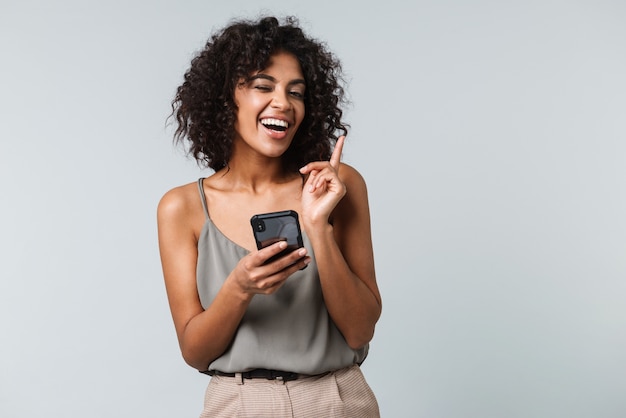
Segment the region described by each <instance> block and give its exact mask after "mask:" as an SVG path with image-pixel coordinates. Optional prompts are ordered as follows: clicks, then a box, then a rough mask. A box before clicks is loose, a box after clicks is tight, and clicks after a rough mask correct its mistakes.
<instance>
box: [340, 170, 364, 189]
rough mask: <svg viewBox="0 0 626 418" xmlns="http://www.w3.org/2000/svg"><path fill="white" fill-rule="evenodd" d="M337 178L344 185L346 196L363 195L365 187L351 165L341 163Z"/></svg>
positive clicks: (361, 177)
mask: <svg viewBox="0 0 626 418" xmlns="http://www.w3.org/2000/svg"><path fill="white" fill-rule="evenodd" d="M338 174H339V178H340V179H341V181H342V182H343V183H344V184H345V185H346V189H347V194H355V193H365V194H367V185H366V184H365V179H364V178H363V176H362V175H361V173H359V171H358V170H357V169H356V168H354V167H352V166H351V165H348V164H345V163H341V164H340V165H339V170H338Z"/></svg>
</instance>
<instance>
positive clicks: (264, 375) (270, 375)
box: [202, 369, 309, 382]
mask: <svg viewBox="0 0 626 418" xmlns="http://www.w3.org/2000/svg"><path fill="white" fill-rule="evenodd" d="M202 373H204V374H208V375H209V376H224V377H235V374H236V373H226V372H220V371H219V370H208V371H203V372H202ZM241 377H243V378H244V379H267V380H282V381H285V382H288V381H290V380H296V379H298V378H299V377H309V375H306V374H298V373H293V372H283V371H280V370H268V369H254V370H250V371H248V372H241Z"/></svg>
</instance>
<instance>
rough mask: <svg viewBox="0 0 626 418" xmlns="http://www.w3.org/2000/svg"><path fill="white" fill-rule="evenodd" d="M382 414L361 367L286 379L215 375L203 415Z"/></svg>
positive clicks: (360, 417)
mask: <svg viewBox="0 0 626 418" xmlns="http://www.w3.org/2000/svg"><path fill="white" fill-rule="evenodd" d="M209 417H211V418H222V417H224V418H226V417H227V418H233V417H242V418H243V417H271V418H287V417H289V418H291V417H294V418H300V417H314V418H334V417H356V418H369V417H380V413H379V410H378V403H377V402H376V398H375V397H374V393H373V392H372V390H371V389H370V387H369V385H368V384H367V382H366V381H365V377H364V376H363V373H361V369H360V368H359V366H357V365H354V366H351V367H347V368H345V369H341V370H337V371H335V372H332V373H328V374H325V375H322V376H315V377H307V378H303V379H297V380H291V381H288V382H282V381H279V380H266V379H240V378H239V379H238V378H236V377H222V376H213V377H212V378H211V381H210V382H209V386H208V387H207V390H206V395H205V399H204V410H203V411H202V414H201V415H200V418H209Z"/></svg>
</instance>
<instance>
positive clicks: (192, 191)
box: [157, 182, 202, 220]
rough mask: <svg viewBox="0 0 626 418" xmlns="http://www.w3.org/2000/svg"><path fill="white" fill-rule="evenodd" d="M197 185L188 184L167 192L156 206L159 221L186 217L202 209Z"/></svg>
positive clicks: (195, 183) (194, 183)
mask: <svg viewBox="0 0 626 418" xmlns="http://www.w3.org/2000/svg"><path fill="white" fill-rule="evenodd" d="M201 205H202V202H201V200H200V193H199V191H198V183H197V182H193V183H188V184H185V185H182V186H178V187H175V188H173V189H171V190H169V191H167V192H166V193H165V194H164V195H163V197H162V198H161V200H160V201H159V204H158V206H157V215H158V217H159V220H164V219H176V218H181V217H187V216H189V215H191V214H192V213H193V212H194V211H197V210H198V209H201V208H202V206H201Z"/></svg>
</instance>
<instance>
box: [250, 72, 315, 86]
mask: <svg viewBox="0 0 626 418" xmlns="http://www.w3.org/2000/svg"><path fill="white" fill-rule="evenodd" d="M259 78H261V79H263V80H268V81H271V82H272V83H276V81H277V80H276V79H275V78H274V77H272V76H271V75H267V74H262V73H259V74H255V75H253V76H252V77H250V79H249V81H254V80H256V79H259ZM294 84H304V85H305V86H306V81H304V79H302V78H296V79H294V80H291V81H290V82H289V83H287V85H289V86H292V85H294Z"/></svg>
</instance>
